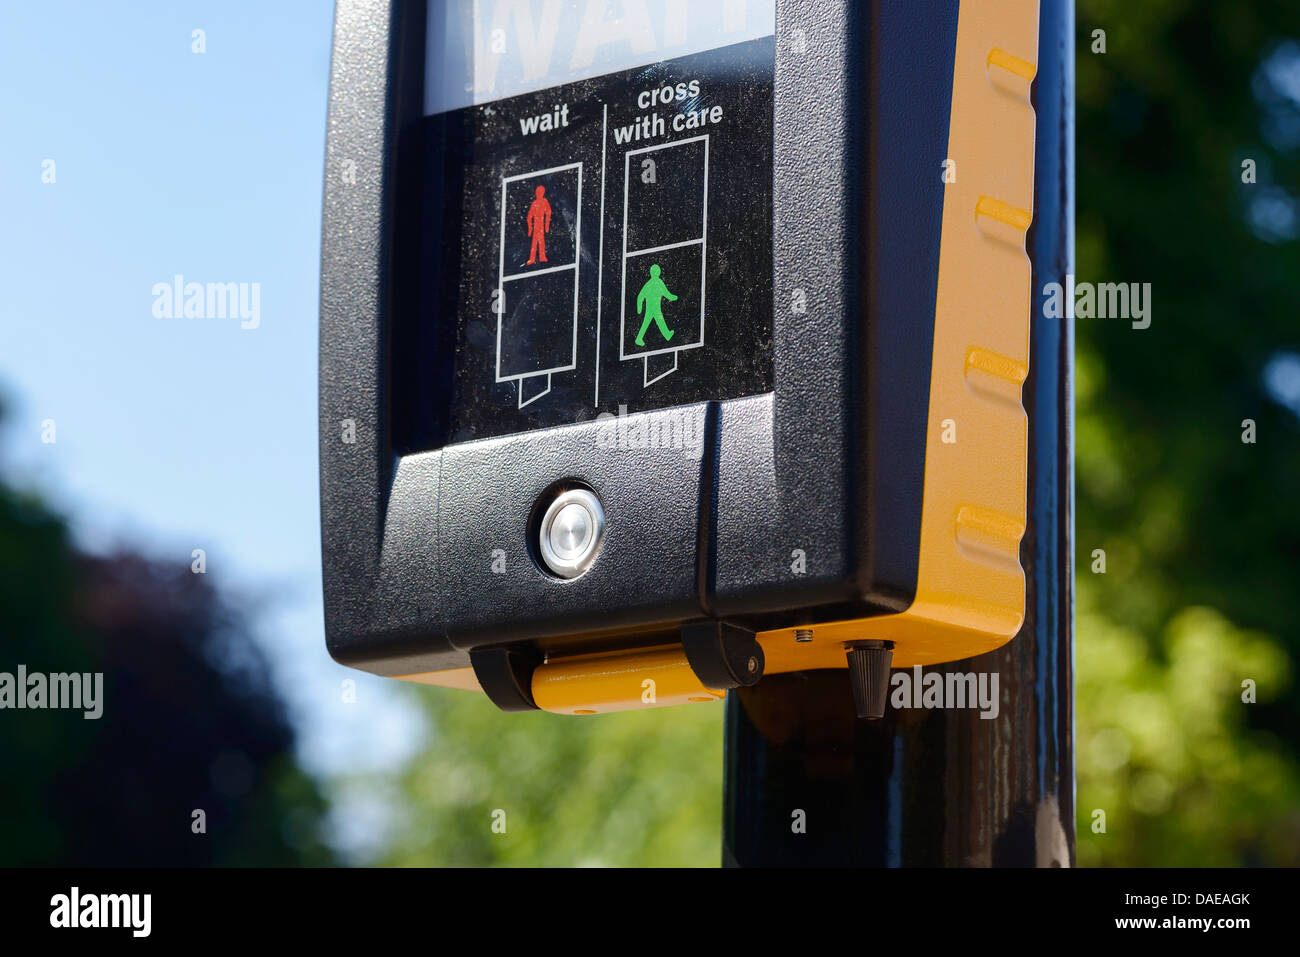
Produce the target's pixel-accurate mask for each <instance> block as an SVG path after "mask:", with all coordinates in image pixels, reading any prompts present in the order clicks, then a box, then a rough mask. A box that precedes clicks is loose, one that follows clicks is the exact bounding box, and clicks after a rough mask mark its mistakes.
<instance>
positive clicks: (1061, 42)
mask: <svg viewBox="0 0 1300 957" xmlns="http://www.w3.org/2000/svg"><path fill="white" fill-rule="evenodd" d="M1073 13H1074V11H1073V2H1072V0H1042V3H1041V9H1040V15H1039V16H1040V19H1039V24H1040V25H1039V53H1038V73H1037V79H1036V81H1035V87H1034V107H1035V110H1036V112H1037V142H1036V153H1035V171H1034V177H1035V178H1034V225H1033V226H1032V228H1031V230H1030V233H1029V237H1028V248H1029V253H1030V257H1031V259H1032V262H1033V288H1034V290H1035V293H1036V294H1035V297H1034V300H1033V301H1034V303H1035V306H1036V308H1035V312H1034V315H1033V318H1032V325H1031V330H1030V350H1031V357H1030V372H1029V378H1028V380H1027V382H1026V383H1025V390H1024V404H1025V408H1026V410H1027V412H1028V414H1029V502H1028V513H1029V525H1028V530H1027V531H1026V534H1025V537H1024V540H1023V542H1022V543H1021V563H1022V565H1023V566H1024V568H1025V575H1026V579H1027V596H1026V609H1025V623H1024V626H1023V627H1022V628H1021V630H1020V633H1019V634H1018V635H1017V636H1016V637H1015V638H1014V639H1013V640H1012V641H1011V642H1010V643H1008V644H1006V645H1004V646H1003V647H1002V648H1001V649H999V650H998V651H996V652H992V653H990V654H987V655H983V656H981V657H979V658H975V659H968V660H966V661H958V662H952V663H950V664H947V665H940V666H937V667H936V668H933V669H927V670H935V671H939V672H947V671H957V672H972V671H974V672H996V673H997V674H998V676H999V691H1000V695H999V697H1000V699H1001V707H1000V713H999V715H998V717H997V718H995V719H992V720H987V719H982V718H981V717H980V715H979V711H978V710H976V709H964V710H941V709H936V710H923V709H911V710H905V711H900V710H896V709H893V708H889V709H887V710H886V713H885V717H884V718H883V719H882V720H879V721H864V720H860V719H858V718H857V717H856V716H855V714H854V708H853V695H852V692H851V691H850V688H849V678H848V672H847V671H846V670H844V669H840V670H833V671H810V672H799V673H794V674H778V675H769V676H768V677H766V678H764V679H763V680H762V681H761V682H760V683H759V684H758V685H757V686H756V687H754V688H741V689H739V691H737V692H733V693H731V694H730V695H729V696H728V700H727V706H726V707H727V717H726V732H725V733H726V756H725V772H724V797H723V808H724V813H723V861H724V863H725V864H728V865H733V866H737V865H738V866H774V865H855V864H856V865H883V866H912V865H922V866H925V865H929V866H1041V867H1055V866H1070V865H1072V864H1073V863H1074V753H1073V745H1074V731H1073V701H1074V693H1073V692H1074V676H1073V659H1072V651H1071V639H1072V634H1071V633H1072V626H1073V557H1072V550H1071V549H1072V544H1071V543H1072V539H1073V515H1074V495H1073V456H1072V449H1073V415H1072V409H1073V405H1072V396H1073V377H1072V362H1073V341H1074V330H1073V326H1072V324H1071V323H1070V322H1068V321H1066V320H1063V319H1048V318H1044V316H1043V310H1042V308H1041V303H1042V289H1043V287H1044V285H1045V284H1046V283H1050V282H1060V283H1062V284H1063V285H1064V282H1065V275H1066V274H1067V273H1069V272H1072V271H1073V268H1072V261H1073V234H1074V23H1073ZM756 719H757V720H756ZM760 727H761V728H762V730H761V731H760V730H759V729H760Z"/></svg>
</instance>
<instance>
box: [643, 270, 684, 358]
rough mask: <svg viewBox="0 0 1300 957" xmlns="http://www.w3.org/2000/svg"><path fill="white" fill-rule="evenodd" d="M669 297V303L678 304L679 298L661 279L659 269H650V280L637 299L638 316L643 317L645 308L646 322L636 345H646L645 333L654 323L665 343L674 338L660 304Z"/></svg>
mask: <svg viewBox="0 0 1300 957" xmlns="http://www.w3.org/2000/svg"><path fill="white" fill-rule="evenodd" d="M665 297H667V299H668V301H669V302H676V301H677V297H676V296H674V295H673V294H672V293H671V292H669V291H668V287H667V286H665V285H664V281H663V280H662V279H660V278H659V267H658V266H657V265H656V266H651V267H650V278H649V279H648V280H646V284H645V285H644V286H642V287H641V291H640V292H639V293H637V297H636V314H637V315H638V316H639V315H641V308H642V306H644V307H645V321H644V322H643V323H641V331H640V332H638V333H637V334H636V344H637V345H638V346H643V345H645V331H646V330H647V329H649V328H650V323H651V322H654V324H655V325H657V326H658V327H659V332H660V333H662V334H663V337H664V342H667V341H668V340H669V339H671V338H672V337H673V331H672V330H671V329H669V328H668V326H667V324H666V323H665V322H664V314H663V310H662V309H661V308H660V303H661V302H662V301H663V299H664V298H665Z"/></svg>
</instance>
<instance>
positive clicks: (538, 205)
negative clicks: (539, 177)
mask: <svg viewBox="0 0 1300 957" xmlns="http://www.w3.org/2000/svg"><path fill="white" fill-rule="evenodd" d="M533 193H534V194H535V195H536V196H537V198H536V199H535V200H533V203H532V205H531V206H529V207H528V217H527V222H528V235H529V236H532V237H533V245H532V248H531V249H529V250H528V262H527V263H525V265H527V266H531V265H532V264H533V263H535V262H537V254H538V253H539V252H540V253H541V259H542V262H546V234H547V233H549V232H550V231H551V204H550V203H549V202H547V200H546V187H545V186H539V187H537V189H535V190H533Z"/></svg>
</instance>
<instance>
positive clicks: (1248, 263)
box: [1075, 0, 1300, 865]
mask: <svg viewBox="0 0 1300 957" xmlns="http://www.w3.org/2000/svg"><path fill="white" fill-rule="evenodd" d="M1077 22H1078V39H1079V42H1078V54H1077V55H1078V60H1077V71H1078V87H1077V90H1078V128H1077V138H1078V140H1077V143H1078V210H1079V212H1078V266H1077V269H1078V277H1079V280H1080V281H1081V282H1084V281H1088V282H1105V281H1114V282H1144V283H1145V282H1149V283H1151V286H1152V302H1153V307H1152V314H1151V316H1152V321H1151V326H1150V328H1148V329H1141V330H1139V329H1133V328H1132V327H1131V326H1130V324H1129V323H1128V322H1127V321H1124V320H1121V319H1079V320H1078V324H1077V328H1078V346H1077V368H1078V382H1077V390H1076V400H1077V403H1078V408H1077V427H1078V431H1077V457H1078V461H1077V473H1076V475H1077V494H1078V514H1077V544H1078V548H1079V551H1078V576H1077V578H1078V590H1079V614H1078V627H1077V631H1076V635H1077V641H1076V653H1075V654H1076V667H1077V682H1078V700H1077V709H1076V715H1077V721H1078V724H1077V736H1076V737H1077V741H1078V767H1079V800H1078V809H1079V816H1078V823H1079V828H1078V840H1079V860H1080V863H1083V864H1141V865H1162V864H1227V865H1231V864H1252V863H1290V864H1296V863H1300V824H1298V823H1297V819H1298V817H1300V775H1298V772H1297V765H1296V759H1295V754H1296V752H1297V750H1298V749H1300V707H1297V700H1296V696H1295V694H1294V691H1293V686H1292V685H1291V676H1292V675H1293V674H1294V673H1295V671H1296V668H1295V663H1296V660H1297V656H1298V655H1300V619H1298V617H1297V611H1296V608H1297V604H1296V599H1297V586H1298V585H1300V568H1298V562H1300V508H1298V507H1297V505H1296V476H1297V475H1298V474H1300V442H1298V441H1297V439H1300V428H1298V427H1297V426H1298V424H1300V423H1298V420H1297V417H1296V414H1295V412H1294V410H1289V409H1287V408H1285V407H1284V406H1283V405H1282V404H1280V403H1279V402H1277V401H1275V399H1274V398H1273V397H1270V395H1269V394H1268V390H1267V389H1266V388H1265V385H1264V383H1265V376H1266V369H1268V367H1269V364H1270V362H1276V361H1277V359H1278V357H1279V356H1282V355H1285V354H1286V353H1287V352H1289V351H1300V324H1298V323H1297V321H1296V302H1297V298H1300V296H1298V293H1300V245H1298V244H1297V242H1296V241H1295V239H1296V232H1297V230H1296V226H1297V219H1296V215H1297V209H1296V206H1295V202H1294V196H1293V195H1292V193H1291V192H1290V190H1291V189H1292V188H1293V186H1294V184H1295V183H1296V182H1297V179H1296V174H1297V172H1298V168H1297V165H1298V161H1300V152H1298V151H1297V148H1298V147H1300V99H1298V98H1300V47H1297V46H1296V45H1295V42H1296V39H1297V38H1300V6H1297V5H1296V4H1295V3H1293V2H1279V0H1260V2H1254V3H1249V4H1234V3H1207V2H1204V0H1144V2H1143V3H1131V2H1122V0H1079V3H1078V20H1077ZM1096 29H1102V30H1105V31H1106V37H1105V44H1106V52H1105V53H1094V52H1093V46H1094V39H1093V31H1094V30H1096ZM1245 160H1253V161H1254V166H1255V169H1256V178H1257V182H1255V183H1246V182H1243V162H1244V161H1245ZM1245 419H1251V420H1253V421H1254V423H1255V430H1256V441H1255V442H1254V443H1253V444H1248V443H1244V442H1243V441H1242V434H1243V425H1242V423H1243V420H1245ZM1095 549H1104V551H1105V558H1106V570H1105V573H1104V574H1102V573H1095V572H1094V570H1093V569H1094V565H1096V564H1097V560H1096V558H1095V557H1094V550H1095ZM1247 679H1250V680H1252V681H1254V682H1255V683H1256V687H1257V701H1256V702H1255V703H1253V704H1252V703H1246V702H1243V701H1242V682H1243V681H1245V680H1247ZM1096 809H1101V810H1103V811H1105V813H1106V817H1107V820H1106V833H1104V834H1102V833H1095V832H1094V830H1093V821H1094V817H1093V812H1094V811H1095V810H1096Z"/></svg>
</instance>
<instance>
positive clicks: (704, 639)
mask: <svg viewBox="0 0 1300 957" xmlns="http://www.w3.org/2000/svg"><path fill="white" fill-rule="evenodd" d="M681 636H682V649H683V650H684V651H685V652H686V660H687V662H689V663H690V666H691V670H692V671H694V672H695V677H697V678H699V679H700V683H701V684H703V685H704V687H706V688H718V689H721V688H748V687H750V686H752V685H756V684H758V679H759V678H761V677H763V665H764V661H763V646H762V645H760V644H759V643H758V641H757V639H756V638H755V637H754V632H753V631H751V630H750V629H748V628H744V627H742V626H740V625H733V624H732V623H731V622H728V621H719V620H717V619H716V618H704V619H699V620H696V621H686V622H682V627H681Z"/></svg>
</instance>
